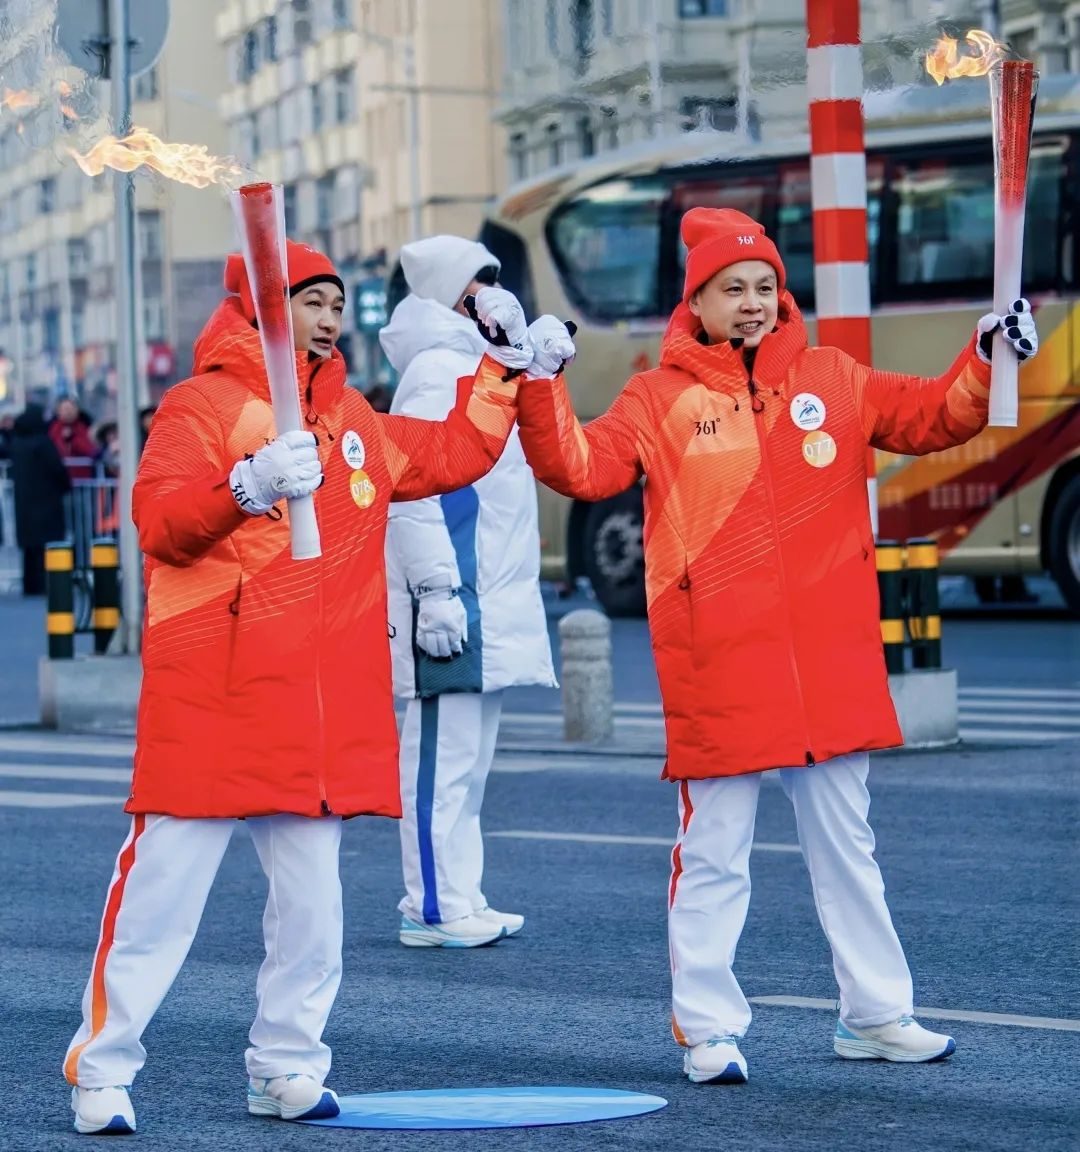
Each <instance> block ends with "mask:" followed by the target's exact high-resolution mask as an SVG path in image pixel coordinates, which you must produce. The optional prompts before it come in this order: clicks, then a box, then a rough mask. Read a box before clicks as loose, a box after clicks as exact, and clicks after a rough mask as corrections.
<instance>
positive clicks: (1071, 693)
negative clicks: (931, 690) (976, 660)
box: [957, 686, 1080, 701]
mask: <svg viewBox="0 0 1080 1152" xmlns="http://www.w3.org/2000/svg"><path fill="white" fill-rule="evenodd" d="M957 691H958V693H959V695H960V697H961V698H964V697H966V696H990V697H994V698H995V699H1022V700H1078V701H1080V688H1023V687H1019V686H1018V687H1015V688H1007V687H992V686H987V687H985V688H978V687H967V688H959V689H957Z"/></svg>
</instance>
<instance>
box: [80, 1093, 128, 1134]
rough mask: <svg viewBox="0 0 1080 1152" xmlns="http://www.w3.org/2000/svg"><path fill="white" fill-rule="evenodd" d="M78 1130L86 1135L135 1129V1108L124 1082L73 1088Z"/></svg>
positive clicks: (125, 1132)
mask: <svg viewBox="0 0 1080 1152" xmlns="http://www.w3.org/2000/svg"><path fill="white" fill-rule="evenodd" d="M71 1107H72V1110H73V1111H74V1113H75V1131H76V1132H81V1133H82V1134H83V1135H84V1136H126V1135H128V1134H129V1133H131V1132H134V1131H135V1109H134V1108H133V1107H132V1106H131V1097H130V1096H129V1095H128V1090H127V1088H126V1086H125V1085H123V1084H117V1085H116V1086H115V1087H113V1088H72V1090H71Z"/></svg>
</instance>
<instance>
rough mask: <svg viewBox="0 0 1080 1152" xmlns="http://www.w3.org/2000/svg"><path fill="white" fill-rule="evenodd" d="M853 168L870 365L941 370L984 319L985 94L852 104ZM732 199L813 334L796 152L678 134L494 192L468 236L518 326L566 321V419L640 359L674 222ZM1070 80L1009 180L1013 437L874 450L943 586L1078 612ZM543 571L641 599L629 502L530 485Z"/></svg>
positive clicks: (670, 287)
mask: <svg viewBox="0 0 1080 1152" xmlns="http://www.w3.org/2000/svg"><path fill="white" fill-rule="evenodd" d="M864 107H865V112H866V129H867V130H866V173H867V194H868V233H869V250H870V286H871V300H872V305H873V322H872V331H873V361H874V364H875V366H877V367H881V368H886V369H896V370H901V371H904V372H912V373H919V374H922V375H927V376H934V375H937V374H939V373H940V372H943V371H944V370H945V369H946V368H947V367H948V365H949V364H950V363H951V362H952V360H953V359H954V358H955V356H956V355H957V353H958V352H959V350H960V348H961V347H962V346H963V344H964V342H965V341H966V340H967V339H968V338H969V337H970V335H971V333H972V332H973V330H974V328H975V324H976V321H977V319H978V317H979V316H980V315H982V314H983V313H985V312H987V311H989V310H990V309H991V307H992V277H993V254H994V243H993V236H994V205H993V199H994V197H993V183H994V169H993V155H992V143H991V128H990V113H989V99H988V94H987V85H986V82H985V81H978V80H965V81H959V82H952V83H949V84H946V85H945V86H944V87H942V88H937V87H932V86H926V87H923V86H921V85H920V86H913V87H909V88H904V89H898V90H894V91H892V92H887V93H869V94H868V95H867V97H866V100H865V101H864ZM699 204H700V205H708V206H711V207H729V208H737V209H739V210H741V211H743V212H746V213H748V214H749V215H751V216H753V217H754V218H755V219H757V220H760V221H761V222H762V223H763V224H764V225H765V227H766V229H767V231H768V233H769V234H770V235H771V236H772V237H773V238H774V239H775V240H776V242H777V244H778V246H779V248H780V251H781V254H782V256H783V259H784V263H785V266H786V269H787V278H788V286H789V287H790V289H791V290H792V292H793V294H794V296H795V299H796V300H797V301H798V303H799V305H800V308H801V309H802V311H803V313H804V316H805V317H806V319H807V324H808V328H809V330H810V338H811V340H813V339H814V331H815V324H814V254H813V228H812V218H811V190H810V164H809V142H808V140H807V139H806V138H805V137H804V138H801V139H797V140H786V141H778V142H764V143H746V142H741V141H736V140H734V139H732V138H731V134H724V133H717V132H690V133H685V134H682V135H681V136H679V137H677V138H675V139H668V140H661V141H656V142H650V143H649V144H647V145H639V146H634V148H632V149H624V150H620V151H619V152H617V153H610V154H608V155H606V156H601V157H597V158H594V159H591V160H588V161H583V162H579V163H578V164H577V165H573V166H566V167H564V168H561V169H557V170H554V171H553V172H552V173H551V174H549V175H548V176H546V177H544V178H542V179H537V180H535V181H533V182H532V183H529V184H519V185H517V186H515V187H514V188H512V189H510V190H509V191H508V193H507V194H506V195H504V196H503V197H502V198H501V199H500V200H499V201H498V202H497V203H496V204H495V205H494V206H493V208H492V210H491V211H490V212H489V214H488V216H487V217H486V219H485V222H484V224H483V227H482V230H481V232H480V239H481V240H482V241H483V242H484V243H485V244H486V245H487V246H488V248H490V249H491V250H492V251H493V252H494V253H495V254H496V255H497V256H498V257H499V259H500V260H501V262H502V275H501V282H502V283H503V285H504V286H505V287H507V288H509V289H511V290H512V291H514V292H515V293H516V294H517V295H518V296H519V297H520V299H521V300H522V302H523V304H524V306H525V309H526V311H527V312H528V313H529V315H530V316H535V315H539V314H541V313H545V312H551V313H554V314H556V315H558V316H560V317H562V318H563V319H566V320H573V321H574V322H575V323H576V324H577V326H578V332H577V337H576V341H577V347H578V356H577V359H576V361H575V362H574V364H573V365H572V367H571V368H570V369H569V370H568V372H567V381H568V384H569V387H570V389H571V392H572V396H573V400H574V404H575V407H576V410H577V413H578V416H579V418H580V419H581V420H582V421H583V422H586V421H588V420H589V419H592V418H595V417H596V416H599V415H600V414H602V413H603V412H604V411H605V410H606V409H607V407H608V405H609V404H610V403H611V401H612V400H613V399H614V397H615V395H616V394H617V393H618V391H619V390H620V388H621V387H622V386H623V384H624V383H625V382H626V381H627V380H628V379H629V377H630V376H631V375H633V374H634V373H635V372H639V371H642V370H644V369H647V368H649V367H653V366H655V365H656V363H657V355H658V351H659V345H660V337H661V335H662V333H663V330H664V326H665V324H666V321H667V318H668V316H669V315H670V313H671V311H672V309H673V308H674V306H675V304H676V303H677V301H678V299H679V296H680V293H681V290H682V282H683V268H684V261H685V251H684V249H683V247H682V243H681V241H680V239H679V233H678V226H679V220H680V218H681V216H682V214H683V213H684V212H685V211H686V210H687V209H688V208H691V207H693V206H694V205H699ZM1078 215H1080V77H1077V76H1076V75H1074V74H1066V75H1061V76H1051V77H1045V78H1044V79H1043V82H1042V87H1041V91H1040V95H1039V104H1038V111H1037V116H1036V132H1035V135H1034V138H1033V144H1032V152H1031V166H1030V172H1029V183H1028V209H1027V223H1026V242H1025V254H1024V274H1023V287H1024V292H1025V293H1026V294H1027V296H1028V297H1029V298H1030V299H1031V300H1032V303H1033V305H1034V306H1035V309H1036V313H1037V317H1038V324H1039V332H1040V340H1041V350H1040V355H1039V356H1038V357H1036V358H1035V359H1034V360H1033V361H1031V363H1030V364H1026V365H1024V366H1023V367H1022V368H1021V371H1020V388H1021V404H1020V418H1019V424H1018V427H1016V428H989V429H987V430H986V431H984V432H983V433H981V434H980V435H979V436H978V437H976V438H975V439H974V440H973V441H971V442H970V443H968V444H965V445H963V446H962V447H959V448H956V449H953V450H950V451H948V452H943V453H938V454H935V455H931V456H927V457H923V458H914V457H898V456H893V455H889V454H886V453H879V454H878V455H877V475H878V508H879V538H880V539H897V540H905V539H911V538H913V537H923V536H929V537H933V538H934V539H935V540H936V541H937V543H938V545H939V549H940V555H941V570H942V572H943V573H958V574H964V575H968V576H972V577H976V578H978V577H994V576H1012V577H1022V576H1024V575H1025V574H1034V573H1041V572H1050V573H1051V574H1052V575H1053V577H1054V578H1055V580H1056V581H1057V583H1058V585H1059V587H1060V589H1061V592H1062V594H1063V596H1064V598H1065V600H1066V602H1067V604H1068V605H1069V606H1070V607H1071V609H1072V610H1074V611H1080V283H1078V269H1077V255H1078V254H1077V244H1078V242H1080V221H1078ZM540 505H541V533H542V537H543V541H544V544H543V569H544V574H545V576H546V577H548V578H553V579H557V580H565V581H570V582H573V581H577V580H578V579H579V578H581V577H587V578H588V580H589V581H590V582H591V584H592V587H593V589H594V591H595V594H596V596H597V598H598V600H599V601H600V603H601V604H602V605H603V607H604V609H605V610H606V611H607V612H608V613H609V614H610V615H637V614H640V613H642V612H644V608H645V581H644V558H643V552H642V523H643V514H642V493H641V489H640V487H638V486H635V487H633V488H631V489H630V490H628V491H627V492H624V493H622V494H621V495H619V496H617V497H615V498H613V499H610V500H607V501H604V502H603V503H598V504H581V503H576V502H573V501H569V500H566V499H565V498H563V497H561V496H558V495H556V494H555V493H553V492H551V491H549V490H547V489H545V488H541V489H540Z"/></svg>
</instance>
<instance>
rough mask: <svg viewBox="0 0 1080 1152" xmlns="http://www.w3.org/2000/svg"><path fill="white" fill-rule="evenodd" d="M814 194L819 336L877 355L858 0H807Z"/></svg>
mask: <svg viewBox="0 0 1080 1152" xmlns="http://www.w3.org/2000/svg"><path fill="white" fill-rule="evenodd" d="M806 27H807V33H808V35H807V52H806V64H807V70H806V71H807V78H806V86H807V95H808V97H809V104H810V196H811V200H812V203H813V210H814V293H815V295H816V296H817V323H818V343H819V344H824V345H831V346H832V347H835V348H842V349H843V350H844V351H845V352H847V353H848V354H849V355H850V356H854V357H855V359H856V360H858V361H859V363H860V364H869V363H870V362H871V359H870V358H871V346H870V267H869V250H868V248H867V241H866V152H865V148H864V144H863V110H862V95H863V70H862V54H861V49H860V46H859V44H860V41H859V0H806ZM866 469H867V473H866V474H867V477H868V482H867V487H868V489H869V498H870V519H871V522H872V523H873V526H874V535H875V536H876V535H877V528H878V508H877V474H876V468H875V464H874V451H873V449H872V448H868V449H867V460H866Z"/></svg>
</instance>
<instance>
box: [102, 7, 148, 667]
mask: <svg viewBox="0 0 1080 1152" xmlns="http://www.w3.org/2000/svg"><path fill="white" fill-rule="evenodd" d="M129 28H130V24H129V20H128V0H109V33H110V37H111V40H112V43H111V45H110V71H109V79H110V83H111V87H112V117H113V131H114V132H115V133H116V135H117V136H120V137H122V136H124V135H126V134H127V132H128V131H130V129H131V67H130V64H131V58H130V48H131V44H130V39H129V37H130V33H129ZM113 180H114V184H113V212H114V224H115V227H116V415H117V424H118V425H119V432H120V476H119V479H118V485H119V496H120V565H121V613H120V639H121V647H122V650H123V651H124V652H126V653H135V652H138V651H139V641H140V637H141V635H142V563H141V560H142V556H141V553H140V550H139V535H138V532H137V531H136V530H135V525H134V523H133V521H132V519H131V490H132V486H133V483H134V480H135V469H136V467H137V466H138V461H139V439H138V436H137V430H136V424H137V421H138V412H137V409H136V389H137V387H138V383H137V382H138V376H139V373H138V360H137V351H136V345H135V342H136V338H137V336H138V331H139V328H138V324H137V323H136V318H135V303H136V301H135V256H136V247H135V245H136V237H135V184H134V181H133V180H132V178H131V176H130V175H129V174H128V173H126V172H117V173H115V175H114V177H113Z"/></svg>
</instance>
